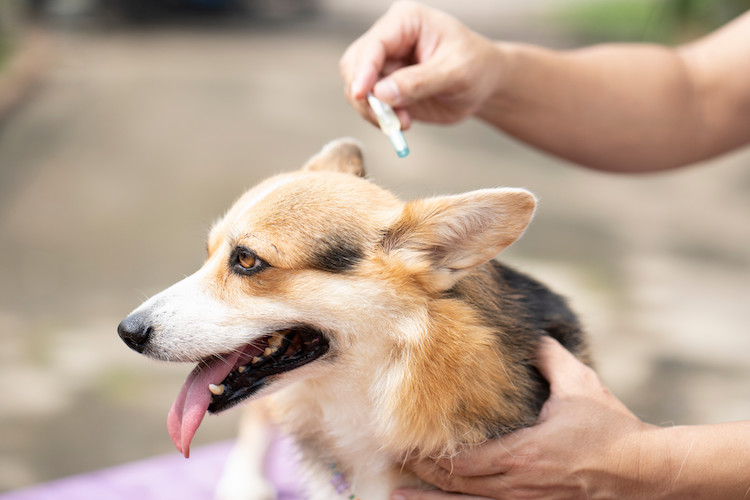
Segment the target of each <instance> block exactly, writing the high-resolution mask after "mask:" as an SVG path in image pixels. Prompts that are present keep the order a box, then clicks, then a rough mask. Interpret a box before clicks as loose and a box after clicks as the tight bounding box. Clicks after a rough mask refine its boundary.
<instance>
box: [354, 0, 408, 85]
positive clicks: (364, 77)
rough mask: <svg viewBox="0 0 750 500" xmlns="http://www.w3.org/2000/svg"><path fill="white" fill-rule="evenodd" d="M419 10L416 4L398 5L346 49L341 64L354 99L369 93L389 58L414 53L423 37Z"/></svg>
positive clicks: (400, 57)
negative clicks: (420, 28)
mask: <svg viewBox="0 0 750 500" xmlns="http://www.w3.org/2000/svg"><path fill="white" fill-rule="evenodd" d="M417 11H418V7H417V6H414V5H410V4H402V3H397V4H394V5H393V6H391V8H390V9H388V11H387V12H386V13H385V14H384V15H383V16H382V17H381V18H380V19H378V20H377V21H376V22H375V24H373V25H372V27H371V28H370V29H369V30H368V31H367V32H365V33H364V34H363V35H362V36H361V37H359V39H357V40H356V41H355V42H354V43H353V44H352V45H351V46H350V48H349V49H348V50H347V51H346V52H345V54H344V57H342V59H341V62H340V67H341V70H342V75H343V76H344V80H345V82H347V83H349V84H350V89H349V93H350V95H351V97H352V98H353V99H362V98H364V97H365V96H366V95H367V92H369V91H370V90H371V89H372V88H373V85H374V84H375V82H376V81H377V79H378V77H379V76H380V74H381V73H382V72H383V68H384V65H385V63H386V61H387V60H400V59H404V58H406V57H408V56H409V54H411V53H412V51H413V49H414V46H415V44H416V43H417V40H418V37H419V29H418V28H415V27H417V26H418V25H419V22H420V20H419V16H418V13H417Z"/></svg>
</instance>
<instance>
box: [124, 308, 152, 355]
mask: <svg viewBox="0 0 750 500" xmlns="http://www.w3.org/2000/svg"><path fill="white" fill-rule="evenodd" d="M152 331H153V328H151V326H149V325H147V324H146V322H145V321H143V320H142V319H141V318H140V317H138V316H135V315H131V316H128V317H127V318H125V319H124V320H122V322H121V323H120V324H119V325H117V334H118V335H119V336H120V338H121V339H122V340H123V342H125V343H126V344H127V345H128V347H130V348H131V349H133V350H134V351H138V352H143V350H144V349H145V348H146V344H147V343H148V340H149V337H151V332H152Z"/></svg>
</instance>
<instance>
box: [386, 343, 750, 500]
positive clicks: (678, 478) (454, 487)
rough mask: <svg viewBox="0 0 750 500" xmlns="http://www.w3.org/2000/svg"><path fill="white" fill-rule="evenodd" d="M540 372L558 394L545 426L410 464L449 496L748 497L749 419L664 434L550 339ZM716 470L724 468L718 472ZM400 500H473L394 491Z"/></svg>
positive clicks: (541, 422)
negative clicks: (450, 456)
mask: <svg viewBox="0 0 750 500" xmlns="http://www.w3.org/2000/svg"><path fill="white" fill-rule="evenodd" d="M537 366H538V368H539V370H540V372H542V374H543V375H544V376H545V378H547V380H548V381H549V383H550V389H551V395H550V398H549V400H548V401H547V403H546V404H545V405H544V407H543V408H542V412H541V414H540V417H539V423H538V424H537V425H536V426H534V427H531V428H528V429H523V430H520V431H516V432H514V433H512V434H510V435H508V436H505V437H502V438H499V439H495V440H492V441H488V442H486V443H484V444H482V445H480V446H477V447H476V448H473V449H471V450H467V451H466V452H464V453H462V454H461V455H459V456H458V457H456V458H454V459H453V460H448V459H444V460H440V461H438V462H437V463H435V462H430V461H414V462H411V463H410V464H409V467H410V468H411V469H412V471H413V472H415V473H416V474H417V475H418V476H420V477H421V478H422V479H424V480H425V481H427V482H429V483H432V484H434V485H436V486H438V487H439V488H441V489H442V490H444V491H452V492H461V493H466V494H469V495H474V496H475V497H479V498H490V499H503V500H510V499H521V498H523V499H531V498H539V499H584V498H620V499H628V498H632V499H640V500H642V499H668V498H675V499H677V498H688V497H690V498H705V499H714V498H727V499H728V498H744V497H745V496H746V495H747V492H748V491H750V481H748V479H747V474H746V470H745V471H744V472H743V467H747V465H748V464H750V450H749V449H747V446H746V445H745V444H743V443H747V442H748V441H747V440H748V439H750V422H738V423H734V424H724V425H716V426H694V427H673V428H660V427H657V426H653V425H648V424H645V423H643V422H641V421H640V420H639V419H638V418H637V417H636V416H635V415H633V413H631V412H630V411H629V410H628V409H627V408H626V407H625V406H624V405H623V404H622V403H621V402H620V401H619V400H618V399H617V398H615V397H614V396H613V395H612V394H611V393H610V392H609V390H607V388H606V387H604V385H602V383H601V381H600V380H599V378H598V377H597V375H596V374H595V373H594V371H593V370H592V369H591V368H589V367H587V366H586V365H584V364H582V363H581V362H580V361H578V360H577V359H576V358H575V357H574V356H573V355H571V354H570V353H569V352H568V351H567V350H566V349H565V348H563V347H562V346H561V345H560V344H559V343H557V342H556V341H555V340H552V339H549V338H545V339H544V340H543V342H542V343H541V345H540V347H539V350H538V361H537ZM717 466H719V467H720V470H717ZM391 498H393V500H448V499H453V498H474V497H467V496H464V495H456V494H452V493H444V492H441V491H423V490H414V489H410V490H407V489H402V490H396V491H395V492H394V493H393V496H392V497H391Z"/></svg>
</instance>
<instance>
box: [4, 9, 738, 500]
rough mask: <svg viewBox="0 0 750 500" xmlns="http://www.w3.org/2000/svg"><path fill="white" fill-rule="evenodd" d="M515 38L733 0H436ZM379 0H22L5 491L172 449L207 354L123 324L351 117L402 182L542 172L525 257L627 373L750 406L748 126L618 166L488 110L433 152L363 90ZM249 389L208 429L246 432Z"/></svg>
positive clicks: (9, 44)
mask: <svg viewBox="0 0 750 500" xmlns="http://www.w3.org/2000/svg"><path fill="white" fill-rule="evenodd" d="M427 3H429V4H431V5H434V6H437V7H439V8H442V9H443V10H446V11H448V12H451V13H452V14H454V15H455V16H456V17H458V18H459V19H461V20H463V21H464V22H465V23H466V24H468V25H469V26H471V27H472V28H474V29H476V30H478V31H480V32H482V33H484V34H485V35H487V36H490V37H493V38H505V39H509V40H519V41H525V42H530V43H537V44H542V45H546V46H549V47H556V48H573V47H578V46H582V45H586V44H590V43H595V42H604V41H638V42H641V41H655V42H662V43H670V44H674V43H680V42H681V41H685V40H688V39H692V38H694V37H697V36H700V35H701V34H704V33H706V32H707V31H710V30H711V29H713V28H715V27H717V26H719V25H721V24H722V23H724V22H726V21H727V20H729V19H731V18H732V17H734V16H736V15H737V14H738V13H740V12H742V11H744V10H746V9H747V8H748V7H750V5H748V3H749V2H748V1H746V0H745V1H740V0H735V1H729V0H722V1H719V0H680V1H677V0H662V1H657V0H629V1H626V0H622V1H615V0H610V1H601V0H599V1H588V2H587V1H583V0H526V1H524V2H511V1H497V0H484V1H482V0H464V1H462V2H450V1H448V0H441V1H438V0H435V1H431V2H427ZM388 4H389V2H387V1H382V0H371V1H369V2H355V1H353V0H351V1H347V0H161V1H157V0H132V1H128V0H46V1H45V0H29V1H25V2H24V1H21V0H0V390H1V391H2V393H3V394H4V396H3V398H2V400H1V401H0V491H5V490H11V489H15V488H20V487H23V486H26V485H30V484H34V483H38V482H43V481H47V480H50V479H53V478H58V477H62V476H67V475H71V474H76V473H80V472H84V471H90V470H94V469H99V468H102V467H106V466H110V465H114V464H120V463H125V462H128V461H132V460H135V459H139V458H143V457H147V456H152V455H157V454H162V453H169V452H173V447H172V443H171V442H170V440H169V438H168V435H167V432H166V425H165V420H166V414H167V411H168V409H169V407H170V405H171V403H172V401H173V399H174V398H175V396H176V394H177V392H178V390H179V388H180V386H181V383H182V381H183V380H184V378H185V376H186V375H187V373H188V372H189V370H190V369H191V366H188V365H178V364H175V365H167V364H161V363H158V362H155V361H151V360H148V359H146V358H144V357H142V356H140V355H138V354H136V353H134V352H132V351H130V350H129V349H127V348H126V347H125V345H124V344H123V343H122V342H121V341H120V340H119V338H118V337H117V334H116V331H115V328H116V326H117V324H118V322H119V321H120V320H121V319H122V318H123V317H125V315H126V314H127V313H128V312H129V311H130V310H132V309H133V308H134V307H136V306H137V305H138V304H140V303H141V301H143V300H144V299H145V298H146V297H148V296H149V295H151V294H153V293H155V292H157V291H159V290H161V289H163V288H165V287H166V286H168V285H170V284H171V283H173V282H175V281H177V280H179V279H181V278H182V277H184V276H185V275H188V274H190V273H192V272H193V271H194V270H195V269H197V268H198V267H199V266H200V264H201V262H202V260H203V258H204V252H205V251H204V240H205V236H206V233H207V230H208V228H209V226H210V225H211V223H212V221H213V220H214V219H215V218H216V217H217V216H219V215H220V214H221V213H222V212H223V211H224V210H225V209H226V208H228V207H229V205H230V204H231V203H232V201H233V200H234V199H235V198H236V197H237V196H239V195H240V194H241V193H242V192H243V190H244V189H246V188H247V187H250V186H252V185H253V184H255V183H256V182H258V181H259V180H261V179H263V178H265V177H267V176H268V175H270V174H273V173H276V172H279V171H283V170H292V169H296V168H297V167H299V166H300V165H301V164H302V163H303V162H304V161H305V159H306V158H307V157H309V156H310V155H312V154H313V153H314V152H316V151H317V150H318V149H319V148H320V147H321V146H322V145H323V144H324V143H326V142H328V141H329V140H331V139H334V138H337V137H340V136H344V135H348V136H354V137H358V138H359V139H361V140H362V141H363V142H364V144H365V146H366V148H367V155H366V161H367V163H368V167H369V173H370V176H371V177H372V178H373V179H374V180H375V181H376V182H378V183H379V184H381V185H383V186H385V187H387V188H389V189H391V190H393V191H394V192H396V193H397V194H399V195H400V196H402V197H404V198H412V197H418V196H429V195H433V194H436V193H455V192H460V191H465V190H470V189H475V188H483V187H490V186H501V185H505V186H523V187H526V188H528V189H530V190H531V191H533V192H534V193H536V194H537V195H538V197H539V199H540V206H539V210H538V212H537V217H536V219H535V221H534V223H533V224H532V226H531V227H530V229H529V230H528V232H527V233H526V235H525V236H524V238H523V239H522V240H521V241H520V242H518V243H517V244H516V245H514V246H513V247H512V248H511V249H510V250H509V251H507V252H506V253H505V254H504V256H503V260H504V261H505V262H506V263H508V264H511V265H513V266H515V267H517V268H519V269H521V270H523V271H526V272H528V273H531V274H533V275H535V276H536V277H538V278H540V279H541V280H543V281H545V282H548V283H550V284H551V285H552V286H553V287H554V288H555V289H556V290H557V291H559V292H560V293H562V294H564V295H566V296H568V297H569V298H570V301H571V303H572V305H573V307H574V308H575V309H576V310H578V312H579V313H580V314H581V317H582V318H583V321H584V323H585V324H586V326H587V329H588V330H589V331H590V332H591V336H592V338H593V343H594V352H595V354H596V358H597V360H598V366H599V369H600V372H601V374H602V377H603V378H604V380H605V382H606V383H607V384H608V385H609V386H610V387H611V389H612V390H613V392H614V393H615V394H616V395H617V396H619V397H620V398H621V399H622V400H623V401H624V402H625V403H626V404H627V405H628V406H629V407H630V408H632V409H633V411H635V412H636V413H637V414H638V415H639V416H640V417H641V418H643V419H645V420H647V421H649V422H652V423H655V424H662V425H673V424H690V423H712V422H724V421H731V420H739V419H748V418H750V364H748V362H747V353H748V352H750V331H748V326H747V325H748V324H749V323H750V217H749V216H750V151H748V150H747V149H745V150H742V151H739V152H736V153H733V154H730V155H726V156H724V157H721V158H719V159H717V160H715V161H711V162H709V163H707V164H704V165H701V166H696V167H691V168H687V169H683V170H680V171H676V172H669V173H663V174H656V175H644V176H634V177H627V176H621V175H615V174H604V173H596V172H592V171H588V170H585V169H582V168H580V167H576V166H574V165H570V164H566V163H564V162H561V161H560V160H557V159H554V158H550V157H548V156H545V155H542V154H540V153H538V152H536V151H534V150H531V149H529V148H527V147H525V146H523V145H521V144H519V143H517V142H514V141H513V140H511V139H508V138H507V137H505V136H503V135H501V134H498V133H497V132H495V131H493V130H490V129H489V128H488V127H486V126H484V125H482V124H480V123H478V122H473V121H470V122H467V123H464V124H462V125H459V126H453V127H436V126H427V125H422V124H419V125H416V126H415V127H414V128H413V130H411V131H409V132H408V133H407V134H406V137H407V140H408V142H409V145H410V147H411V151H412V153H411V155H410V156H409V157H408V158H406V159H397V158H396V156H395V153H394V152H393V150H392V148H391V146H390V144H389V143H388V141H387V139H386V138H385V136H383V135H382V134H381V133H380V132H379V131H378V130H376V129H375V128H373V127H372V126H370V125H369V124H367V123H365V122H364V121H362V120H361V119H360V118H359V117H358V115H356V114H355V112H354V111H353V110H352V109H351V108H350V107H349V106H348V105H347V103H346V102H345V100H344V98H343V94H342V82H341V80H340V78H339V75H338V59H339V57H340V56H341V54H342V53H343V51H344V50H345V49H346V47H347V46H348V44H349V43H350V42H351V41H353V40H354V39H355V38H356V37H357V36H358V35H359V34H361V33H362V32H363V31H364V30H365V29H366V28H367V27H368V26H369V25H370V24H371V23H372V22H373V21H374V20H375V19H376V18H377V17H378V16H379V15H380V14H382V13H383V12H384V11H385V10H386V9H387V7H388ZM236 419H237V412H234V413H229V414H225V415H222V416H220V417H212V418H208V419H207V421H206V422H205V423H204V425H203V426H202V428H201V430H200V431H199V432H198V435H197V437H196V444H197V445H200V444H201V443H209V442H213V441H217V440H223V439H228V438H230V437H232V436H233V435H234V433H235V425H236Z"/></svg>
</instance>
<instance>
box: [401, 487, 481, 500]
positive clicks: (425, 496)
mask: <svg viewBox="0 0 750 500" xmlns="http://www.w3.org/2000/svg"><path fill="white" fill-rule="evenodd" d="M456 499H463V500H489V499H486V498H485V497H474V496H468V495H457V494H455V493H446V492H444V491H438V490H418V489H415V488H400V489H398V490H395V491H394V492H393V494H392V495H391V500H456Z"/></svg>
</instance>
